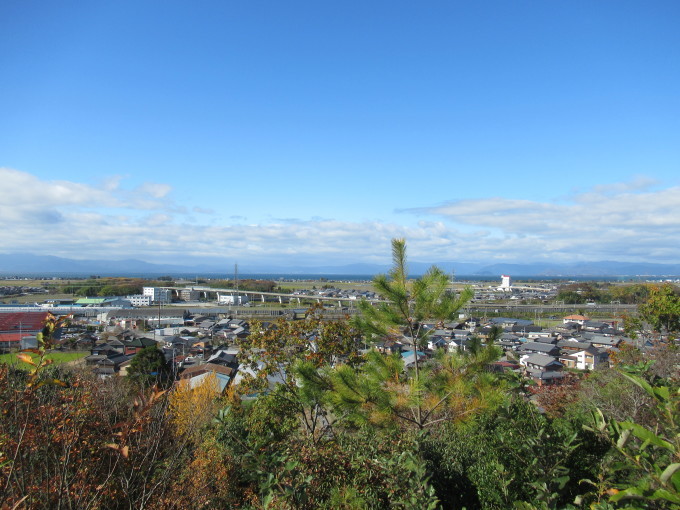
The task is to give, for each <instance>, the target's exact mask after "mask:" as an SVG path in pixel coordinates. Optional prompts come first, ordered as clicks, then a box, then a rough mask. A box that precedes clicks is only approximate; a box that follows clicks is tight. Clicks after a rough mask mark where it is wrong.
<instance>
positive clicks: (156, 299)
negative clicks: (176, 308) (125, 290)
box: [143, 287, 172, 304]
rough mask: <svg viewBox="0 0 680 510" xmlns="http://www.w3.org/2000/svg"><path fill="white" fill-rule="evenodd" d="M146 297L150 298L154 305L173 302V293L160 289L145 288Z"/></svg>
mask: <svg viewBox="0 0 680 510" xmlns="http://www.w3.org/2000/svg"><path fill="white" fill-rule="evenodd" d="M143 295H144V296H149V297H150V298H151V302H152V303H162V304H164V303H169V302H170V301H171V300H172V291H171V290H170V289H162V288H160V287H144V292H143Z"/></svg>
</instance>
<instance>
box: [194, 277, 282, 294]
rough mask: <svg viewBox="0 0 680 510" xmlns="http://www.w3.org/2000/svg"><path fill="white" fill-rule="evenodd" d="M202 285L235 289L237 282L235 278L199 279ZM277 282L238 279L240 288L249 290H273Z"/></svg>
mask: <svg viewBox="0 0 680 510" xmlns="http://www.w3.org/2000/svg"><path fill="white" fill-rule="evenodd" d="M199 283H201V284H202V285H207V286H208V287H210V288H212V289H234V288H236V282H235V281H234V280H199ZM277 286H278V285H277V283H276V282H274V281H272V280H254V279H248V278H246V279H244V280H239V281H238V288H239V289H240V290H249V291H253V292H273V291H274V290H276V288H277Z"/></svg>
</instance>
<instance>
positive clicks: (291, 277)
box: [0, 271, 660, 283]
mask: <svg viewBox="0 0 680 510" xmlns="http://www.w3.org/2000/svg"><path fill="white" fill-rule="evenodd" d="M91 276H95V274H93V273H90V272H54V273H50V272H44V273H10V272H3V271H0V277H4V278H7V277H19V278H29V279H41V278H47V279H53V278H54V279H68V278H90V277H91ZM96 276H101V277H107V276H121V277H122V276H124V277H133V278H146V279H152V280H153V279H156V278H158V277H160V276H171V277H172V278H173V279H177V280H179V279H184V280H188V281H190V282H191V281H195V280H196V279H201V280H208V279H209V280H232V279H233V278H234V275H233V274H228V273H172V274H170V273H163V274H161V273H109V274H107V273H98V274H96ZM373 276H374V275H370V274H298V273H287V274H286V273H251V274H247V273H243V274H239V275H238V278H239V280H274V281H286V280H287V281H348V282H363V281H370V280H372V279H373ZM411 276H413V277H418V276H420V275H418V274H413V275H411ZM658 278H660V277H659V276H635V277H634V276H620V277H613V276H569V275H564V276H562V275H560V276H546V275H536V276H517V277H514V278H513V279H514V280H515V281H532V280H533V281H558V282H560V281H593V280H597V281H631V280H634V281H640V280H642V281H644V280H650V279H658ZM455 281H457V282H466V281H470V282H472V281H474V282H479V281H483V282H499V283H500V275H462V274H461V275H455Z"/></svg>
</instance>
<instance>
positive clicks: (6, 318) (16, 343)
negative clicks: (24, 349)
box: [0, 312, 48, 352]
mask: <svg viewBox="0 0 680 510" xmlns="http://www.w3.org/2000/svg"><path fill="white" fill-rule="evenodd" d="M47 314H48V312H11V313H0V352H8V351H10V350H12V349H18V348H19V347H20V345H21V339H22V338H24V337H26V336H35V335H37V334H38V333H40V332H41V331H42V328H43V323H44V322H45V319H46V318H47Z"/></svg>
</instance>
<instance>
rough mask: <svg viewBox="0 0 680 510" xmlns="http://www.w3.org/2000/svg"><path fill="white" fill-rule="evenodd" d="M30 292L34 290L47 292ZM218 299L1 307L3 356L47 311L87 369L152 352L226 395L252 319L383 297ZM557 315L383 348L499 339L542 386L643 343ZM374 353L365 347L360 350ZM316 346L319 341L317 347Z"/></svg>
mask: <svg viewBox="0 0 680 510" xmlns="http://www.w3.org/2000/svg"><path fill="white" fill-rule="evenodd" d="M18 289H21V288H20V287H13V288H11V289H7V288H6V289H0V291H2V290H4V291H5V292H8V293H9V292H10V291H11V292H17V290H18ZM21 290H23V291H24V292H26V293H30V292H37V291H40V290H41V289H39V288H23V289H21ZM210 292H211V294H208V291H207V290H206V289H204V288H199V287H197V286H195V285H192V286H187V287H186V288H174V289H173V288H160V287H144V289H143V293H142V294H140V295H131V296H120V297H98V298H91V297H86V298H80V299H75V300H47V301H46V302H44V303H36V304H34V305H30V306H23V305H17V304H6V305H0V351H1V352H5V353H7V352H14V351H19V350H23V349H30V348H35V347H36V346H37V339H36V334H37V333H39V332H40V330H41V329H42V325H43V322H44V320H45V318H46V316H47V314H48V313H54V314H70V315H72V320H71V321H70V323H69V325H68V327H65V328H63V330H61V331H59V332H58V336H57V341H56V345H57V348H59V349H65V350H76V351H87V352H89V354H88V355H87V356H85V357H83V358H82V359H81V360H80V361H79V363H80V365H81V366H83V367H86V368H87V370H90V371H91V372H92V373H93V374H96V375H97V376H98V377H100V378H109V377H120V376H125V375H126V373H127V368H128V367H129V365H130V363H131V360H132V359H133V358H134V356H135V355H136V354H137V353H138V352H139V351H141V350H142V349H144V348H146V347H150V346H153V347H155V348H157V349H159V350H160V351H161V352H162V353H163V355H164V356H165V359H166V360H167V363H168V364H169V365H170V366H171V367H172V372H173V374H175V375H176V378H177V379H178V380H185V381H187V382H189V383H190V384H191V385H198V384H200V383H201V381H202V380H203V379H204V378H205V377H206V376H207V375H209V374H213V375H214V376H215V377H216V378H217V380H218V381H219V384H220V388H221V389H222V390H223V389H224V388H226V387H227V386H229V385H230V384H233V383H234V382H237V381H238V378H239V372H240V371H242V370H243V367H241V366H240V365H239V341H240V340H243V339H245V338H247V337H248V335H249V333H250V322H251V318H252V317H256V318H257V319H258V320H259V321H261V323H262V324H263V327H273V325H274V321H275V320H276V318H277V315H280V314H282V315H283V316H285V317H287V318H290V319H293V320H294V319H295V318H301V317H303V316H304V313H305V310H306V308H304V306H302V305H303V300H304V299H308V300H309V298H311V300H312V302H313V301H314V300H316V301H318V302H319V303H324V304H331V305H332V306H335V307H339V308H338V311H337V312H336V316H342V314H345V313H348V312H350V311H351V308H348V307H347V306H343V304H346V303H351V302H352V301H356V300H361V299H366V300H369V301H370V300H379V299H380V296H378V295H377V294H376V293H375V292H372V291H357V290H340V289H336V288H334V287H332V286H326V288H324V289H319V290H297V291H295V292H293V293H292V294H290V295H289V296H287V297H286V299H287V301H288V302H297V303H299V304H300V307H298V308H294V309H283V310H278V311H277V312H276V313H272V312H271V310H269V309H267V310H265V309H258V308H252V309H250V310H248V309H247V307H249V306H250V305H251V304H257V305H260V304H262V302H264V301H265V297H266V300H268V301H271V300H274V301H277V300H278V301H279V302H281V301H282V296H281V295H279V296H276V295H274V294H273V293H270V294H271V295H267V296H265V294H264V293H261V294H258V293H251V295H248V294H246V293H240V294H236V293H234V292H233V291H231V292H227V291H225V292H220V291H219V290H218V291H215V290H214V289H210ZM498 295H504V297H505V298H506V299H509V300H518V299H525V298H527V297H532V298H537V297H538V298H539V299H540V298H542V299H549V298H554V296H555V286H554V285H547V284H546V285H541V286H533V287H528V288H524V289H523V288H521V287H518V288H517V287H513V286H512V283H511V279H510V277H509V276H507V275H503V276H502V277H501V282H500V285H498V286H488V285H487V286H485V287H483V288H481V289H480V292H476V294H475V299H476V300H478V301H479V300H484V299H497V297H498ZM209 296H210V297H212V298H214V303H213V307H200V306H199V305H200V304H201V303H200V301H199V300H200V299H202V298H207V297H209ZM321 300H326V301H321ZM173 302H174V303H173ZM183 304H184V305H186V306H182V305H183ZM190 305H191V306H190ZM215 305H217V306H215ZM222 305H226V308H225V307H222ZM230 306H233V308H229V307H230ZM330 310H333V309H332V308H331V309H330ZM267 312H269V315H270V316H267ZM338 314H339V315H338ZM552 318H553V319H557V322H556V321H555V320H553V321H552V325H551V326H550V327H543V326H541V325H538V324H536V323H535V321H533V320H528V319H521V318H513V317H499V316H495V317H487V318H484V317H480V316H473V315H466V314H465V313H461V314H460V318H459V320H456V321H453V322H449V323H444V324H435V323H432V324H424V326H423V327H424V328H427V329H428V334H427V339H428V340H427V348H424V346H422V347H421V349H417V350H415V352H414V348H413V341H412V339H410V338H408V337H406V336H404V337H401V338H399V337H391V338H389V339H386V340H383V341H380V342H379V343H377V344H376V345H375V346H374V347H375V348H376V349H378V350H379V351H380V352H383V353H398V354H399V355H401V356H402V357H403V359H404V363H405V369H406V370H408V369H409V368H411V367H412V366H413V364H414V363H415V361H416V360H415V358H416V356H418V361H426V360H427V359H428V358H430V357H431V356H433V354H434V353H435V352H436V351H437V350H438V349H444V350H446V351H449V352H455V351H463V352H464V351H466V350H467V349H468V348H469V346H470V345H471V344H473V343H474V342H479V341H481V342H484V343H489V342H492V343H493V344H495V345H497V346H499V347H501V348H502V349H503V352H504V356H503V357H502V359H501V360H499V361H497V362H496V363H495V364H494V366H493V367H492V368H493V369H495V370H511V371H515V372H517V373H519V374H523V375H525V376H526V377H527V378H529V379H531V380H532V381H533V382H534V383H535V384H536V385H539V386H542V385H551V384H558V383H559V382H560V381H561V380H562V379H563V378H564V377H565V376H566V375H567V374H568V373H569V372H570V371H591V370H596V369H597V368H598V367H601V366H606V365H608V363H609V360H610V355H611V353H612V352H616V351H617V350H618V349H619V348H620V346H621V345H623V344H631V345H632V344H636V345H637V343H636V341H634V340H632V339H630V338H627V337H626V336H625V334H624V332H623V331H622V329H621V320H620V319H618V318H617V319H613V320H593V319H591V318H589V317H588V316H587V315H584V314H578V313H569V314H564V315H562V316H560V317H558V316H553V317H552ZM367 347H368V346H367V345H366V344H363V345H362V346H358V347H357V348H358V349H359V348H363V349H366V348H367ZM313 348H314V345H313V340H310V343H309V349H313Z"/></svg>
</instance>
